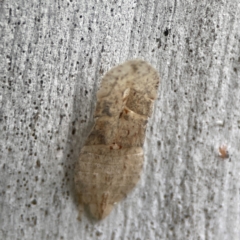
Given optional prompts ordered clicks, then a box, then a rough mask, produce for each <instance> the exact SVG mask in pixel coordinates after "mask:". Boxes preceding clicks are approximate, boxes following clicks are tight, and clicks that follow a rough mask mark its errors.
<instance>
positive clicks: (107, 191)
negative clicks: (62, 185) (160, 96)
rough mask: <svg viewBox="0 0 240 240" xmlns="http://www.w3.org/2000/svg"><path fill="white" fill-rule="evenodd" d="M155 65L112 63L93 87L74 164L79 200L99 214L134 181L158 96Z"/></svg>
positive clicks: (136, 179) (108, 208)
mask: <svg viewBox="0 0 240 240" xmlns="http://www.w3.org/2000/svg"><path fill="white" fill-rule="evenodd" d="M158 84H159V76H158V73H157V71H156V70H155V69H154V68H153V67H152V66H150V65H149V64H148V63H146V62H145V61H142V60H131V61H128V62H125V63H123V64H121V65H119V66H117V67H114V68H112V69H111V70H110V71H109V72H108V73H107V74H106V75H105V76H104V77H103V79H102V82H101V87H100V89H99V91H98V92H97V105H96V110H95V115H94V118H95V125H94V127H93V129H92V131H91V132H90V134H89V136H88V138H87V140H86V142H85V145H84V147H83V148H82V150H81V153H80V157H79V160H78V162H77V165H76V169H75V176H74V179H75V186H76V189H77V192H78V197H79V202H80V204H85V205H88V206H89V210H90V212H91V214H92V215H93V216H94V217H95V218H96V219H103V218H104V217H106V216H107V215H108V214H109V213H110V212H111V210H112V208H113V205H114V204H115V203H117V202H119V201H120V200H122V199H123V198H124V197H125V196H126V195H127V193H128V192H129V191H131V190H132V189H133V188H134V187H135V185H136V184H137V182H138V180H139V178H140V173H141V170H142V166H143V148H142V147H143V143H144V138H145V130H146V124H147V121H148V118H149V117H150V116H151V113H152V107H153V104H154V100H155V99H156V97H157V90H158Z"/></svg>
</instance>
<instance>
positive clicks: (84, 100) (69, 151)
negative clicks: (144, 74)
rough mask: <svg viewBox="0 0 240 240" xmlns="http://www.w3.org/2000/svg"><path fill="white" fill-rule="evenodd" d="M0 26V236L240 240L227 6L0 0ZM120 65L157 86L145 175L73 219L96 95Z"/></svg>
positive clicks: (232, 45)
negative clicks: (79, 164)
mask: <svg viewBox="0 0 240 240" xmlns="http://www.w3.org/2000/svg"><path fill="white" fill-rule="evenodd" d="M0 27H1V39H0V48H1V56H0V71H1V72H0V79H1V80H0V239H11V240H12V239H29V240H30V239H31V240H32V239H66V240H69V239H71V240H72V239H73V240H75V239H76V240H78V239H86V240H88V239H99V240H103V239H104V240H105V239H106V240H108V239H112V240H114V239H116V240H119V239H122V240H125V239H130V240H132V239H133V240H135V239H136V240H147V239H151V240H152V239H163V240H164V239H170V240H172V239H174V240H175V239H181V240H185V239H193V240H196V239H197V240H202V239H216V240H230V239H231V240H239V239H240V204H239V202H240V198H239V188H240V186H239V183H240V178H239V172H240V164H239V161H240V151H239V149H240V85H239V83H240V82H239V77H240V3H239V0H229V1H223V0H222V1H221V0H216V1H214V0H213V1H209V0H203V1H198V0H192V1H190V0H186V1H180V0H155V1H154V0H139V1H132V0H126V1H123V0H122V1H121V0H120V1H107V0H104V1H99V0H95V1H94V0H85V1H84V0H69V1H67V0H64V1H62V0H46V1H38V0H18V1H14V0H8V1H7V0H1V1H0ZM133 58H141V59H144V60H146V61H148V62H149V63H151V64H152V65H153V66H154V67H155V68H156V69H157V71H159V74H160V76H161V84H160V87H159V93H158V99H157V101H156V104H155V108H154V113H153V116H152V118H151V119H150V120H149V124H148V129H147V137H146V141H145V145H144V149H145V165H144V172H143V174H142V177H141V181H140V182H139V184H138V186H137V187H136V188H135V190H134V191H133V192H132V193H131V194H130V195H129V196H128V197H127V198H126V199H125V200H124V201H122V202H121V203H120V204H118V205H117V206H116V207H115V209H114V210H113V212H112V213H111V214H110V215H109V216H108V218H106V219H105V220H103V221H101V222H96V221H94V220H92V219H91V218H90V217H89V216H88V214H87V212H84V214H83V217H82V221H81V222H79V221H78V220H77V215H78V212H77V204H76V202H75V195H74V187H73V168H74V163H75V162H76V161H77V158H78V155H79V151H80V149H81V147H82V145H83V143H84V140H85V138H86V136H87V134H88V130H89V126H90V124H91V123H92V120H93V119H92V116H93V111H94V107H95V100H96V97H95V94H96V91H97V89H98V86H99V83H100V79H101V77H102V76H103V74H104V73H106V72H107V71H108V70H109V69H110V68H111V67H113V66H115V65H117V64H119V63H121V62H124V61H126V60H127V59H133ZM222 144H225V145H227V147H228V150H229V154H230V158H228V159H225V160H224V159H221V158H219V156H218V147H219V146H220V145H222Z"/></svg>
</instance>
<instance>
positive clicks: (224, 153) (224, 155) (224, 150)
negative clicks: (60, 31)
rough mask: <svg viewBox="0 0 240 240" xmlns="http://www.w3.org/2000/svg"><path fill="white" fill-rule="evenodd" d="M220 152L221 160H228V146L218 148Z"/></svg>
mask: <svg viewBox="0 0 240 240" xmlns="http://www.w3.org/2000/svg"><path fill="white" fill-rule="evenodd" d="M218 150H219V157H221V158H228V157H229V154H228V150H227V146H226V145H222V146H220V147H219V148H218Z"/></svg>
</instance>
